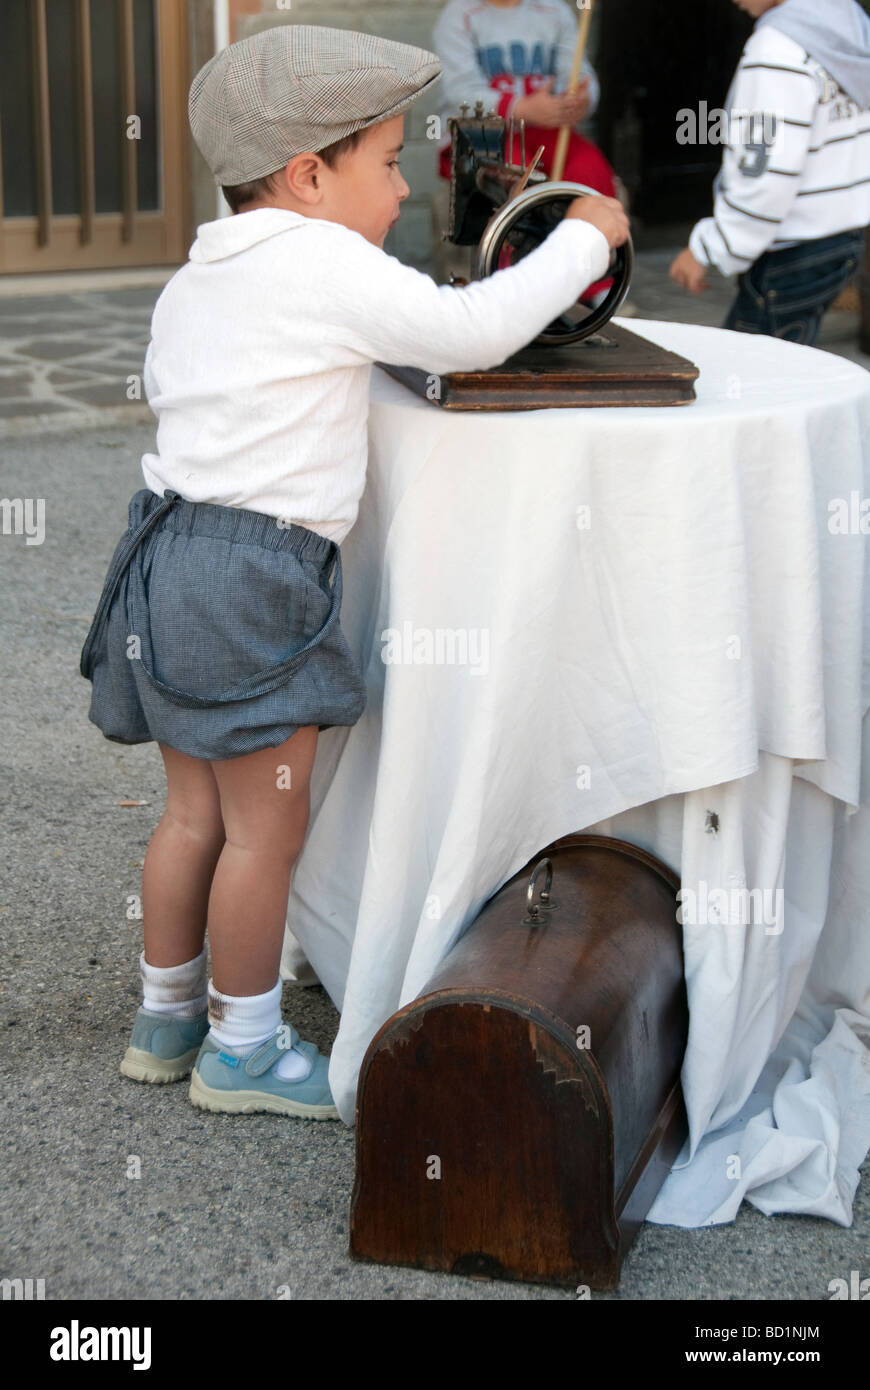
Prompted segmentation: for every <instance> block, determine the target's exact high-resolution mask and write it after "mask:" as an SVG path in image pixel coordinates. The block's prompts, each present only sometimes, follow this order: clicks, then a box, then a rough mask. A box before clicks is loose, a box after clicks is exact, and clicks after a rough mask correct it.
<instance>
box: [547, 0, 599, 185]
mask: <svg viewBox="0 0 870 1390" xmlns="http://www.w3.org/2000/svg"><path fill="white" fill-rule="evenodd" d="M594 8H595V0H589V6H588V8H587V9H585V10H584V11H583V14H582V15H581V17H580V25H579V28H578V30H577V43H576V45H575V47H574V62H573V63H572V65H571V81H570V82H569V83H568V91H569V92H573V91H574V90H575V88H576V86H577V79H578V78H579V76H580V67H581V65H582V63H583V54H584V53H585V51H586V39H587V37H588V35H589V25H590V23H591V20H592V11H593V10H594ZM570 136H571V127H570V126H569V125H563V126H561V127H560V129H559V138H558V139H557V141H556V153H555V154H554V155H553V165H552V168H551V169H550V178H551V180H552V181H553V183H556V182H558V180H559V179H560V178H561V177H562V174H563V173H564V172H565V159H566V157H567V154H568V140H569V138H570Z"/></svg>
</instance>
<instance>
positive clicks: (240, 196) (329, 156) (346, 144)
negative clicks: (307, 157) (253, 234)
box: [221, 126, 368, 212]
mask: <svg viewBox="0 0 870 1390" xmlns="http://www.w3.org/2000/svg"><path fill="white" fill-rule="evenodd" d="M367 130H368V126H363V127H362V129H360V130H354V131H351V133H350V135H345V136H344V138H343V139H341V140H336V141H335V144H333V145H327V146H326V148H325V149H322V150H317V154H318V155H319V157H320V158H321V159H322V160H323V162H324V164H326V165H328V166H329V168H330V169H334V168H335V166H336V165H337V163H338V161H339V159H340V158H341V156H342V155H343V154H347V153H349V152H350V151H351V150H353V149H356V146H357V145H358V144H359V143H360V141H361V140H362V138H363V136H364V135H365V133H366V131H367ZM278 172H279V171H278V170H277V169H276V170H275V172H274V173H272V174H264V175H263V177H262V178H260V179H252V180H251V181H250V183H236V184H233V185H232V186H231V187H226V188H225V187H224V186H223V184H222V185H221V192H222V193H223V195H224V197H225V198H226V200H227V202H228V203H229V205H230V207H231V208H232V210H233V212H238V210H239V208H240V207H241V206H242V205H243V204H244V203H257V202H259V201H260V199H261V198H269V197H270V196H271V195H272V194H273V193H274V192H275V185H276V181H277V174H278Z"/></svg>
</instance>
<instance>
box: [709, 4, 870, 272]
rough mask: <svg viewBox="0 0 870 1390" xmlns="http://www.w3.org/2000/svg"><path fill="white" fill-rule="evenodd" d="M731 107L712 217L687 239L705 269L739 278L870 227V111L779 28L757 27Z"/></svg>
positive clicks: (742, 62) (733, 89)
mask: <svg viewBox="0 0 870 1390" xmlns="http://www.w3.org/2000/svg"><path fill="white" fill-rule="evenodd" d="M728 106H730V109H731V111H732V112H733V113H734V116H735V117H736V116H737V115H738V113H739V114H740V115H741V117H742V118H741V119H731V120H730V121H729V122H728V129H727V131H726V132H725V133H726V134H727V135H728V136H729V137H730V139H729V143H728V145H727V147H726V148H725V149H724V151H723V158H722V168H721V170H720V172H719V174H718V175H717V177H716V182H715V185H714V194H715V197H714V204H713V216H712V217H706V218H704V219H703V220H702V221H700V222H698V223H697V225H696V226H695V227H694V228H693V229H692V234H691V236H690V238H689V247H690V249H691V251H692V254H693V255H694V256H695V258H696V260H698V261H700V262H701V264H702V265H712V266H716V267H717V268H718V269H719V270H720V271H721V272H722V274H723V275H736V274H738V273H739V272H742V271H745V270H748V269H749V267H750V266H751V265H752V263H753V261H756V260H757V259H758V257H759V256H761V255H762V254H763V253H764V252H765V251H768V250H770V251H775V250H779V249H781V248H782V247H783V246H787V245H791V244H793V243H794V242H799V241H812V240H815V239H816V238H818V237H825V236H832V235H834V234H835V233H836V232H844V231H848V230H849V228H851V227H864V226H866V225H867V223H868V222H870V110H864V111H862V110H860V109H859V107H858V105H857V104H856V102H854V101H853V100H851V99H850V98H849V97H848V96H847V95H846V94H845V93H844V92H843V91H841V90H840V88H839V87H838V86H837V83H836V82H835V81H834V80H833V78H832V77H831V76H830V75H829V74H828V73H827V72H826V71H825V69H824V68H823V67H822V66H821V64H819V63H817V62H816V61H815V59H813V58H811V57H809V56H808V54H807V52H806V49H804V48H803V47H802V46H801V45H800V44H799V43H797V42H796V41H795V40H794V39H792V38H790V37H789V36H788V35H786V34H784V33H782V32H781V31H780V30H778V29H776V28H773V27H772V26H770V27H765V28H761V29H756V30H754V32H753V33H752V34H751V35H750V37H749V39H748V40H747V42H746V45H745V47H744V49H743V53H742V55H741V58H740V63H739V65H738V68H737V71H736V73H735V76H734V81H733V83H732V86H731V89H730V91H729V94H728V97H727V98H726V107H728ZM753 114H754V115H755V116H756V120H755V122H754V126H755V129H754V130H753V122H752V120H751V119H749V118H750V117H751V116H752V115H753ZM765 121H766V122H767V126H766V129H765ZM774 131H775V136H774V139H773V141H772V143H771V142H770V140H769V137H770V136H771V135H773V134H774ZM765 135H767V137H768V141H767V142H766V141H765V138H764V137H765ZM753 136H754V137H755V138H754V139H753Z"/></svg>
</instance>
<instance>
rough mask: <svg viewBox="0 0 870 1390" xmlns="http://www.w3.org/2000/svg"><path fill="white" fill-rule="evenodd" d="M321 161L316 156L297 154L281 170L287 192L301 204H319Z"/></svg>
mask: <svg viewBox="0 0 870 1390" xmlns="http://www.w3.org/2000/svg"><path fill="white" fill-rule="evenodd" d="M324 168H325V165H324V163H323V160H322V159H321V158H320V157H319V156H318V155H316V154H297V155H296V156H295V157H294V158H293V159H291V160H290V162H289V163H288V164H287V165H286V167H285V168H284V170H283V178H284V182H285V184H286V187H287V191H288V192H289V193H292V195H293V197H294V198H299V199H300V201H301V202H303V203H312V204H313V203H319V202H320V200H321V198H322V197H323V170H324Z"/></svg>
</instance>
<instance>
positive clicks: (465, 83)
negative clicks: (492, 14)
mask: <svg viewBox="0 0 870 1390" xmlns="http://www.w3.org/2000/svg"><path fill="white" fill-rule="evenodd" d="M432 44H433V47H434V49H435V52H436V53H437V54H438V57H439V58H440V59H441V95H440V98H439V100H440V102H441V105H442V106H443V107H449V108H450V115H451V116H458V115H459V107H460V105H461V104H462V102H464V101H467V102H468V104H469V106H472V107H473V106H474V103H475V102H476V101H482V102H483V109H484V110H485V111H488V110H489V109H490V107H492V106H494V107H495V109H496V112H497V113H498V115H499V116H504V117H507V116H509V115H510V113H511V109H512V108H513V106H514V105H515V103H516V102H517V101H518V100H519V95H520V94H519V93H517V94H516V95H515V94H514V93H513V92H502V93H499V92H498V91H496V89H495V88H493V87H491V86H490V85H489V81H488V80H487V76H486V73H485V72H484V71H483V70H482V68H481V66H480V64H479V63H478V61H477V48H476V46H475V41H474V38H473V36H472V33H471V30H470V29H469V28H468V27H467V25H466V23H465V12H464V11H463V10H462V9H459V8H458V7H455V6H453V5H448V6H447V7H446V8H445V9H443V10H442V11H441V14H440V15H439V16H438V21H437V23H436V25H435V28H434V29H433V31H432ZM443 133H444V135H445V136H446V134H447V131H446V130H445V131H444V132H443Z"/></svg>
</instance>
